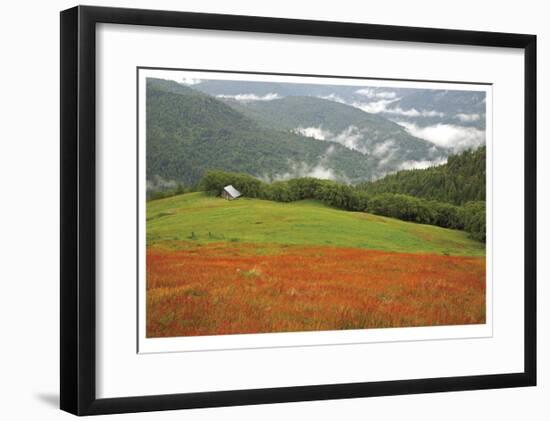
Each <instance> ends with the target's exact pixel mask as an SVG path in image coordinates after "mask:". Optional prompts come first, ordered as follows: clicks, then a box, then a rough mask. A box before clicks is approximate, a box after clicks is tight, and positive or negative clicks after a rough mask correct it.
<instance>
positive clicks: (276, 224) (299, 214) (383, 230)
mask: <svg viewBox="0 0 550 421" xmlns="http://www.w3.org/2000/svg"><path fill="white" fill-rule="evenodd" d="M190 241H193V242H196V243H197V244H204V243H209V242H220V241H222V242H236V243H239V242H242V243H259V244H262V243H263V244H284V245H317V246H322V245H325V246H336V247H338V246H340V247H357V248H366V249H375V250H382V251H395V252H404V253H434V254H443V255H455V256H483V255H485V245H484V244H483V243H480V242H478V241H475V240H472V239H470V238H468V234H467V233H466V232H464V231H457V230H451V229H446V228H440V227H436V226H432V225H423V224H415V223H411V222H404V221H400V220H397V219H393V218H387V217H382V216H377V215H372V214H369V213H365V212H349V211H344V210H339V209H335V208H332V207H329V206H327V205H325V204H323V203H321V202H318V201H315V200H302V201H298V202H292V203H280V202H272V201H267V200H259V199H249V198H240V199H238V200H233V201H227V200H224V199H221V198H219V197H212V196H208V195H207V194H205V193H203V192H198V193H187V194H182V195H178V196H172V197H169V198H165V199H159V200H153V201H149V202H147V243H148V245H149V246H151V245H155V244H159V245H160V244H178V243H179V242H182V243H181V244H189V242H190Z"/></svg>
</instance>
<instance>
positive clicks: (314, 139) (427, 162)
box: [146, 78, 451, 186]
mask: <svg viewBox="0 0 550 421" xmlns="http://www.w3.org/2000/svg"><path fill="white" fill-rule="evenodd" d="M227 82H228V81H203V82H201V83H199V84H198V85H193V86H192V87H190V86H187V85H185V84H182V83H177V82H174V81H171V80H164V79H155V78H148V79H147V89H146V108H147V112H146V119H147V122H146V125H147V129H146V131H147V134H146V136H147V140H146V141H147V180H148V182H150V184H151V186H154V184H155V182H153V181H154V180H157V181H158V180H161V183H164V182H166V183H183V184H185V185H193V184H195V183H197V182H198V181H199V180H200V179H201V177H202V176H203V175H204V173H205V172H206V171H207V170H210V169H214V170H223V171H234V172H244V173H247V174H250V175H253V176H255V177H259V178H262V179H264V180H266V181H273V180H283V179H289V178H295V177H304V176H312V177H317V178H326V179H333V180H337V181H342V182H345V183H352V184H357V183H360V182H365V181H371V180H374V179H377V178H380V177H382V176H384V175H386V174H388V173H392V172H395V171H399V170H401V169H408V168H417V167H426V166H431V165H436V164H440V163H442V162H445V160H446V158H447V156H448V155H449V154H450V153H451V151H450V150H447V149H446V148H442V147H438V146H436V145H434V144H433V143H431V142H428V141H426V140H423V139H420V138H418V137H415V136H412V135H410V134H409V133H408V131H407V130H406V129H405V128H403V127H402V126H400V125H398V124H396V123H394V122H393V121H390V120H388V119H387V118H385V117H383V116H382V115H381V114H373V113H368V112H365V111H362V110H361V109H359V108H357V107H352V106H349V105H346V104H344V103H342V102H341V101H338V100H332V99H331V100H327V99H323V98H320V96H323V94H324V93H326V92H329V91H330V90H331V89H332V88H333V86H329V85H315V86H314V88H312V87H311V85H307V86H306V85H305V84H304V85H299V84H280V83H273V84H269V83H265V82H261V83H260V82H258V83H257V84H256V85H254V86H255V87H256V88H258V89H257V90H256V91H255V93H254V95H270V94H273V93H274V92H270V91H272V90H275V88H277V89H279V90H280V91H281V89H286V91H285V92H286V93H287V94H290V93H293V94H296V93H302V94H305V93H307V92H309V93H314V94H318V95H314V96H311V95H310V96H299V95H289V96H281V97H279V95H280V94H279V93H276V92H275V94H276V95H275V97H273V96H272V97H270V98H269V99H270V100H244V101H243V100H235V99H232V97H231V95H233V94H232V93H231V92H238V91H239V90H240V89H244V88H243V86H245V85H246V86H251V85H250V84H251V83H253V82H247V81H243V82H240V83H239V84H234V83H230V84H228V83H227ZM230 82H231V81H230ZM229 88H231V89H229ZM340 88H342V89H343V88H346V89H347V91H346V92H348V93H349V95H359V94H357V93H356V92H355V91H354V90H356V87H340ZM307 89H309V91H307ZM312 89H313V91H312ZM306 91H307V92H306ZM207 92H208V93H207ZM210 92H226V93H227V94H224V93H222V94H219V93H216V94H215V96H212V94H211V93H210ZM241 92H242V91H241ZM281 92H282V91H281ZM354 92H355V93H354ZM382 93H383V92H382ZM382 93H378V95H381V94H382ZM220 95H221V96H220ZM157 184H158V183H157Z"/></svg>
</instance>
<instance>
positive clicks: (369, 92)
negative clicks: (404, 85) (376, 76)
mask: <svg viewBox="0 0 550 421" xmlns="http://www.w3.org/2000/svg"><path fill="white" fill-rule="evenodd" d="M355 93H356V94H359V95H363V96H366V97H367V98H382V99H394V98H396V97H397V94H396V93H395V92H392V91H377V90H375V89H372V88H362V89H358V90H356V91H355Z"/></svg>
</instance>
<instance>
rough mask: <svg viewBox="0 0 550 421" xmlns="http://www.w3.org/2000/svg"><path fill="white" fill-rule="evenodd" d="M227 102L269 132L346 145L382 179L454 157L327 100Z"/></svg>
mask: <svg viewBox="0 0 550 421" xmlns="http://www.w3.org/2000/svg"><path fill="white" fill-rule="evenodd" d="M225 102H226V103H227V104H229V105H231V106H232V107H233V108H235V109H236V110H238V111H241V112H242V113H243V114H245V115H247V116H249V117H250V118H252V119H254V120H256V121H258V122H260V123H261V124H262V125H265V126H266V127H271V128H275V129H278V130H287V131H288V130H290V131H293V132H295V133H300V134H303V135H305V136H309V137H313V138H315V139H318V140H325V141H332V142H336V143H340V144H342V145H344V146H345V147H347V148H349V149H352V150H356V151H358V152H361V153H362V154H364V155H366V156H369V157H371V158H373V159H374V160H376V161H377V164H376V168H374V169H373V171H374V173H375V175H376V176H380V175H384V174H386V173H388V172H391V171H395V170H397V169H404V168H407V166H411V167H414V166H415V165H420V164H419V163H422V162H425V161H429V162H433V163H441V162H442V161H444V159H445V158H446V157H447V155H448V154H449V152H448V151H447V150H446V149H444V148H440V147H438V146H435V145H434V144H433V143H430V142H428V141H426V140H424V139H419V138H417V137H414V136H411V135H410V134H409V133H408V132H407V131H406V130H405V129H404V128H403V127H402V126H400V125H398V124H396V123H394V122H392V121H390V120H388V119H386V118H384V117H381V116H379V115H376V114H370V113H367V112H364V111H361V110H359V109H357V108H354V107H351V106H349V105H345V104H341V103H338V102H334V101H329V100H326V99H321V98H316V97H311V96H290V97H285V98H281V99H274V100H270V101H250V102H242V101H235V100H225Z"/></svg>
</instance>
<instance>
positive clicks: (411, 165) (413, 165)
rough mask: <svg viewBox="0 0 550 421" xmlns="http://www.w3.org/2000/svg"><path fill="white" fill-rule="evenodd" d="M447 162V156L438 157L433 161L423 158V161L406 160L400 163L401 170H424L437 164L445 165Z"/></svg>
mask: <svg viewBox="0 0 550 421" xmlns="http://www.w3.org/2000/svg"><path fill="white" fill-rule="evenodd" d="M445 162H447V159H446V158H438V159H434V160H432V161H430V160H422V161H404V162H402V163H401V164H400V165H399V168H398V169H399V170H419V169H420V170H423V169H425V168H429V167H435V166H437V165H443V164H444V163H445Z"/></svg>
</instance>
